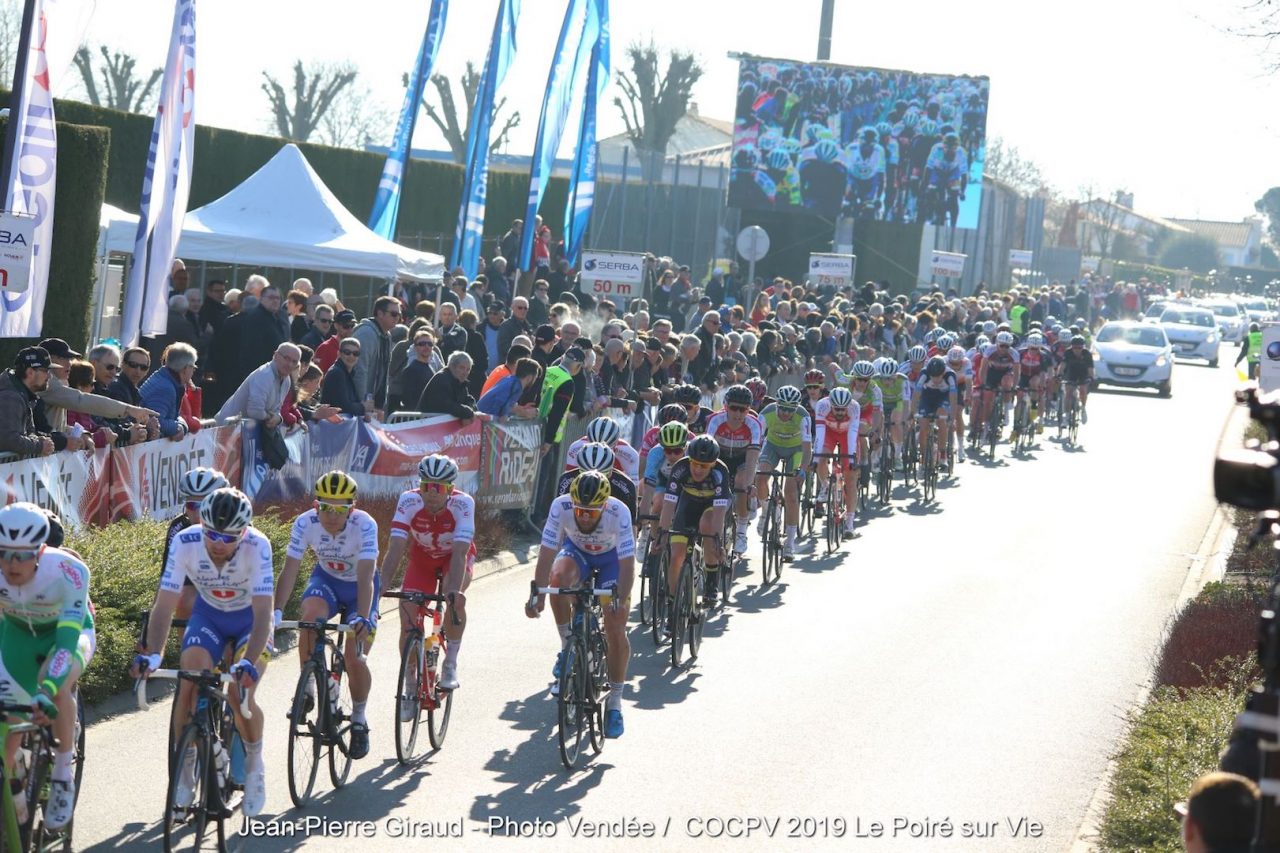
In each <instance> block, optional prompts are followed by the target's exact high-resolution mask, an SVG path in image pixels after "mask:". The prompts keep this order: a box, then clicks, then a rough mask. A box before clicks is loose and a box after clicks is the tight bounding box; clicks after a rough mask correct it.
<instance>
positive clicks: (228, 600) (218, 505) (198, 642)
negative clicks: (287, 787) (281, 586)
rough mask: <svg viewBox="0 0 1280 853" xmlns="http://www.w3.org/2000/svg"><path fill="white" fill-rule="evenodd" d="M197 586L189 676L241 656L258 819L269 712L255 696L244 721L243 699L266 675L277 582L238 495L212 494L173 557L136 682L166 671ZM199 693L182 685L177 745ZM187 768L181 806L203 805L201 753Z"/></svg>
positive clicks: (241, 725)
mask: <svg viewBox="0 0 1280 853" xmlns="http://www.w3.org/2000/svg"><path fill="white" fill-rule="evenodd" d="M185 578H191V582H192V583H193V584H194V585H195V588H196V594H197V595H198V596H199V598H197V600H196V603H195V606H194V607H193V608H192V609H191V619H190V620H188V622H187V630H186V633H185V634H183V637H182V657H181V658H180V659H179V666H181V667H182V668H183V669H194V670H212V669H213V668H214V665H215V664H216V663H218V662H220V661H221V660H222V658H223V655H225V654H226V651H227V648H228V647H231V648H232V649H234V652H233V654H232V657H234V658H235V659H236V662H235V663H234V664H232V666H231V669H230V673H231V674H232V675H234V676H236V681H235V683H234V684H232V685H231V689H230V691H229V692H230V694H231V711H232V714H234V716H235V722H236V728H237V729H238V730H239V731H240V737H241V739H242V740H243V742H244V751H245V781H244V813H245V815H246V816H247V817H254V816H256V815H258V814H260V813H261V812H262V808H263V806H264V805H265V804H266V800H267V779H266V768H265V766H264V765H263V762H262V733H263V717H262V709H261V708H259V707H258V703H257V699H256V697H255V696H254V693H253V692H250V693H249V696H248V702H249V709H250V712H251V713H252V716H251V717H249V718H248V719H246V718H244V717H242V716H241V714H240V692H241V691H242V690H248V689H250V688H252V687H253V686H254V685H257V684H260V683H261V680H262V676H263V675H265V674H266V669H267V661H268V659H269V652H268V643H269V642H270V640H271V629H272V627H273V626H272V613H271V611H272V601H273V595H274V593H275V577H274V575H273V573H272V568H271V541H270V540H269V539H267V537H266V535H265V534H263V533H262V532H261V531H259V530H258V529H257V528H255V527H253V504H252V503H250V502H249V498H247V497H246V496H245V495H244V493H243V492H241V491H240V490H239V489H233V488H230V487H227V488H221V489H218V490H216V491H214V492H211V493H210V494H209V495H207V496H206V497H205V499H204V500H203V501H201V502H200V530H184V531H183V532H181V533H179V534H178V538H177V539H176V540H175V541H174V543H173V548H172V549H171V550H170V552H169V562H168V563H167V564H166V565H165V568H164V577H163V578H162V579H161V581H160V590H159V592H157V593H156V600H155V604H154V605H153V606H152V608H151V621H150V623H149V625H148V629H147V642H146V649H145V650H144V651H143V653H141V654H139V655H138V656H137V657H136V658H134V664H133V668H132V670H131V672H132V674H133V676H134V677H135V678H137V677H143V678H145V677H146V674H147V672H149V671H151V670H153V669H158V668H159V667H160V653H161V651H163V649H164V646H165V640H166V639H167V638H168V636H169V626H170V624H171V623H172V621H173V610H174V607H175V606H176V605H177V603H178V600H179V597H180V596H181V594H182V582H183V580H184V579H185ZM193 689H194V687H193V685H192V684H191V682H189V681H180V682H179V683H178V699H177V705H178V708H179V709H180V710H179V711H177V712H176V715H177V717H179V719H175V720H174V726H173V737H174V739H175V740H176V739H177V738H178V737H179V736H180V735H181V733H182V729H183V727H184V726H185V725H186V723H187V719H188V717H189V716H190V713H191V710H192V708H193V707H194V704H195V703H194V702H192V695H191V694H192V690H193ZM178 760H179V761H180V762H181V767H180V768H179V769H178V770H177V771H176V772H178V773H179V774H180V781H179V784H178V791H177V796H178V805H180V806H189V805H191V803H192V802H193V801H194V799H195V789H196V784H197V783H196V779H195V769H196V768H195V763H196V756H195V751H194V748H193V749H192V751H190V752H188V754H187V755H185V756H179V757H178Z"/></svg>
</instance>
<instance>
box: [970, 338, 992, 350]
mask: <svg viewBox="0 0 1280 853" xmlns="http://www.w3.org/2000/svg"><path fill="white" fill-rule="evenodd" d="M973 345H974V346H975V347H977V348H978V349H982V348H983V347H986V346H991V338H988V337H987V336H986V335H978V337H977V339H975V340H974V342H973Z"/></svg>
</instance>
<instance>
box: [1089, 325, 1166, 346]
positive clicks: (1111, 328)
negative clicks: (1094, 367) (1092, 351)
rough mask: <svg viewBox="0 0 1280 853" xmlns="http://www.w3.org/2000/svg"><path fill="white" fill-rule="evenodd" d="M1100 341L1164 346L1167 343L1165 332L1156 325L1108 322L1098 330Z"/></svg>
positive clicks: (1102, 342) (1101, 342)
mask: <svg viewBox="0 0 1280 853" xmlns="http://www.w3.org/2000/svg"><path fill="white" fill-rule="evenodd" d="M1098 343H1100V344H1118V343H1125V344H1129V345H1130V346H1138V347H1162V346H1164V345H1165V337H1164V332H1163V331H1161V330H1160V329H1158V328H1156V327H1155V326H1120V325H1117V324H1114V323H1108V324H1107V325H1105V326H1103V327H1102V328H1101V329H1099V330H1098Z"/></svg>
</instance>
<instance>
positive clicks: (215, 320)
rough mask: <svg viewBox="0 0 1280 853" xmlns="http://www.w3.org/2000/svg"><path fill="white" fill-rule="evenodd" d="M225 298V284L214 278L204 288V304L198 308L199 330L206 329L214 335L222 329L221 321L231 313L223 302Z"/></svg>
mask: <svg viewBox="0 0 1280 853" xmlns="http://www.w3.org/2000/svg"><path fill="white" fill-rule="evenodd" d="M226 296H227V283H226V282H225V281H223V280H222V279H220V278H215V279H213V280H212V281H210V282H209V283H208V284H206V285H205V286H204V303H203V304H201V306H200V315H199V316H200V329H201V330H204V329H205V328H206V327H208V328H210V329H212V330H213V333H214V334H217V333H218V331H219V330H220V329H221V328H222V321H223V320H225V319H227V316H228V315H229V314H230V313H231V312H230V311H229V310H228V309H227V306H226V304H225V303H224V302H223V300H224V299H226Z"/></svg>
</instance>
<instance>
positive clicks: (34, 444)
mask: <svg viewBox="0 0 1280 853" xmlns="http://www.w3.org/2000/svg"><path fill="white" fill-rule="evenodd" d="M52 365H53V362H52V361H51V360H50V359H49V353H47V352H46V351H44V350H43V349H41V348H40V347H24V348H23V349H22V350H20V351H19V352H18V356H17V358H16V359H15V360H14V362H13V367H12V368H10V369H8V370H6V371H5V372H4V373H3V374H0V451H2V452H5V453H17V454H18V455H20V456H48V455H49V454H50V453H53V452H54V450H55V449H59V448H57V447H56V446H55V442H54V436H53V435H51V434H42V433H38V432H36V426H35V406H36V401H37V399H38V395H39V394H43V393H44V392H45V390H46V389H48V387H49V375H50V374H49V368H50V367H51V366H52ZM62 444H63V446H64V447H65V446H66V439H65V437H64V438H63V440H62Z"/></svg>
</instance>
